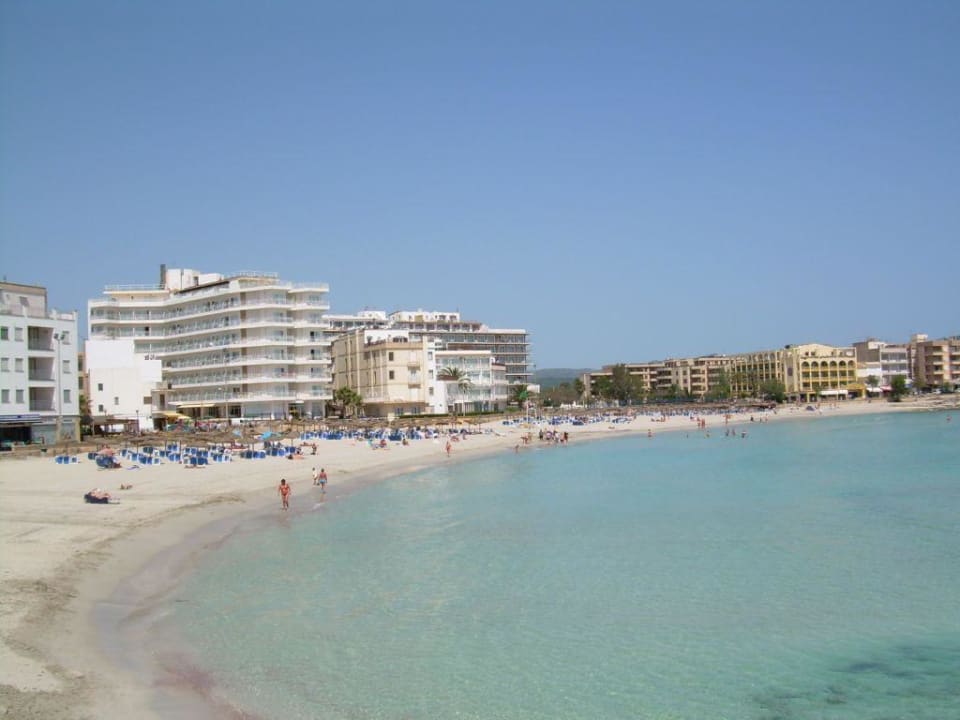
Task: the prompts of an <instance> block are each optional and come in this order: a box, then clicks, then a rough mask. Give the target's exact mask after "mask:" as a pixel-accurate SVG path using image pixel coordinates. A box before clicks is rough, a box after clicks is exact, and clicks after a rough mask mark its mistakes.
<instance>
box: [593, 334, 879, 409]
mask: <svg viewBox="0 0 960 720" xmlns="http://www.w3.org/2000/svg"><path fill="white" fill-rule="evenodd" d="M614 367H615V366H614V365H605V366H604V367H603V369H601V370H599V371H596V372H590V373H585V374H583V375H582V376H581V380H582V381H583V384H584V387H585V394H586V395H588V396H589V395H590V394H591V392H592V390H593V389H594V388H595V386H596V384H597V383H598V382H602V381H603V380H604V379H606V380H612V378H613V369H614ZM624 367H625V369H626V371H627V373H628V374H629V376H630V377H631V378H633V379H634V381H635V382H636V383H637V384H638V386H639V387H640V388H642V389H643V391H644V392H645V393H646V395H647V396H648V397H650V398H657V397H660V398H667V397H677V398H684V397H688V398H691V399H699V400H702V399H704V398H708V397H710V396H711V394H712V393H714V391H717V390H719V389H720V388H721V387H723V385H724V384H725V385H727V386H728V387H729V391H730V394H731V395H732V396H733V397H741V396H742V397H759V396H760V395H761V394H762V393H763V389H764V387H765V386H766V385H768V384H769V383H772V382H777V383H782V384H783V388H784V391H785V394H786V397H787V398H788V399H790V400H793V401H797V402H809V401H812V400H817V399H830V398H833V399H846V398H848V397H850V396H851V395H862V394H863V386H862V385H860V384H858V382H857V361H856V353H855V351H854V349H853V348H852V347H833V346H831V345H822V344H819V343H807V344H804V345H787V346H786V347H784V348H781V349H777V350H758V351H755V352H748V353H740V354H736V355H704V356H699V357H692V358H669V359H666V360H658V361H651V362H646V363H624Z"/></svg>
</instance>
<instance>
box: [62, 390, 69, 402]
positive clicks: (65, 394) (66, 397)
mask: <svg viewBox="0 0 960 720" xmlns="http://www.w3.org/2000/svg"><path fill="white" fill-rule="evenodd" d="M63 401H64V402H65V403H68V402H70V388H64V389H63Z"/></svg>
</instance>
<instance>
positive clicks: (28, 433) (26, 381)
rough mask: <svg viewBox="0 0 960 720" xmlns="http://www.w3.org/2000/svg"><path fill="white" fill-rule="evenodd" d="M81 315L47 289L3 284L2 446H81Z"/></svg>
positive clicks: (0, 335) (0, 331)
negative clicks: (53, 305)
mask: <svg viewBox="0 0 960 720" xmlns="http://www.w3.org/2000/svg"><path fill="white" fill-rule="evenodd" d="M77 343H78V335H77V313H76V312H61V311H58V310H53V309H50V308H48V306H47V291H46V288H43V287H40V286H36V285H22V284H19V283H10V282H0V443H2V444H3V446H4V447H5V448H8V447H10V446H11V445H13V444H28V443H37V442H41V443H54V442H57V441H69V440H79V438H80V422H79V421H80V398H79V380H78V378H79V368H78V365H77Z"/></svg>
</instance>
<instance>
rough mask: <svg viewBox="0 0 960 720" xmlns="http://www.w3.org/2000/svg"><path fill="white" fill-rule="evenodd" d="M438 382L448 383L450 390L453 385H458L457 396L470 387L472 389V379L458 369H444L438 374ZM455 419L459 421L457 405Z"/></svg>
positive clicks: (454, 413)
mask: <svg viewBox="0 0 960 720" xmlns="http://www.w3.org/2000/svg"><path fill="white" fill-rule="evenodd" d="M437 380H441V381H443V382H445V383H447V386H448V388H449V387H450V386H451V385H456V388H457V395H458V396H459V394H460V393H461V392H463V391H464V390H466V389H467V388H468V387H470V378H469V377H467V374H466V373H465V372H464V371H463V370H461V369H460V368H458V367H452V366H448V367H445V368H442V369H441V370H440V372H439V373H437ZM453 419H454V420H456V419H457V405H456V403H454V404H453Z"/></svg>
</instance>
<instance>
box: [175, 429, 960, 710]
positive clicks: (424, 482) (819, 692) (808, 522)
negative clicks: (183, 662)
mask: <svg viewBox="0 0 960 720" xmlns="http://www.w3.org/2000/svg"><path fill="white" fill-rule="evenodd" d="M953 415H954V416H953V417H951V416H950V414H948V413H943V412H927V413H902V414H901V413H897V414H878V415H864V416H858V417H844V418H840V417H837V418H816V419H811V420H809V421H799V420H798V421H792V422H771V423H760V422H757V423H749V422H742V421H740V422H737V423H736V426H735V427H736V433H734V434H733V435H731V434H729V433H728V432H725V429H727V428H725V427H724V425H723V421H722V419H717V420H711V422H710V424H709V425H708V431H709V436H708V435H707V434H705V433H704V432H702V431H698V430H697V429H696V426H695V424H694V423H693V422H691V429H690V431H689V432H683V431H679V432H671V433H655V434H654V436H653V437H652V438H648V437H647V436H646V434H645V433H641V434H633V435H625V436H622V437H617V438H615V439H609V440H599V441H591V442H578V441H577V440H576V436H575V435H574V440H573V441H572V442H571V443H570V444H569V445H566V446H546V447H542V448H535V449H531V450H523V451H521V452H518V453H515V452H513V451H512V449H511V450H509V451H505V452H503V453H502V454H499V455H496V456H490V457H487V458H484V459H479V460H475V461H471V462H464V463H455V462H444V463H440V464H438V465H437V466H436V467H432V468H430V469H428V470H424V471H422V472H417V473H414V474H409V475H403V476H398V477H393V478H390V479H388V480H385V481H383V482H380V483H376V484H372V485H369V486H367V487H364V488H363V489H361V490H358V491H356V492H354V493H352V494H350V495H349V496H346V497H343V498H341V499H338V500H335V501H327V502H320V496H319V495H318V494H317V493H316V491H314V490H312V489H310V490H308V489H306V488H303V489H302V491H300V492H298V493H297V494H296V495H294V496H293V502H294V512H292V513H291V514H290V515H288V516H284V517H282V518H281V517H279V516H280V515H281V513H280V510H279V507H278V508H276V509H273V508H271V513H275V514H276V515H277V516H278V518H277V519H276V520H275V521H269V522H264V523H259V524H258V525H257V529H256V531H255V532H240V533H236V534H235V535H234V536H232V537H231V538H230V539H229V540H228V541H226V542H224V543H222V544H221V545H220V546H218V547H217V548H216V549H213V550H211V551H209V552H207V553H205V554H204V555H203V556H202V557H201V558H200V559H199V561H198V563H197V565H196V568H195V570H194V571H193V572H192V573H190V574H189V575H188V576H187V577H186V578H185V579H184V580H183V582H182V584H181V585H180V586H179V587H178V588H177V592H176V598H177V602H176V603H175V609H174V611H173V614H172V615H171V616H170V617H169V618H168V622H169V625H170V627H171V628H172V629H174V630H175V632H176V633H177V634H178V635H179V637H180V638H181V641H182V642H183V643H184V644H185V646H186V647H187V648H188V655H189V658H190V660H189V662H190V663H193V664H195V665H196V667H200V668H203V673H204V677H205V678H206V681H205V683H206V686H207V687H206V690H207V691H209V693H210V695H211V696H213V697H215V698H216V699H217V701H218V702H220V703H223V704H227V705H229V706H230V707H233V708H237V709H240V710H242V712H243V713H245V714H244V715H243V716H244V717H255V718H269V719H274V718H275V719H277V720H299V719H303V720H307V719H308V718H309V719H311V720H327V719H338V720H339V719H350V720H354V719H356V720H361V719H362V720H366V719H371V720H373V719H377V720H381V719H382V720H407V719H420V718H423V719H433V718H437V719H446V718H477V719H502V720H513V719H517V720H520V719H523V720H535V719H540V718H542V719H544V720H547V719H549V720H559V719H563V718H570V719H574V718H576V719H577V720H580V719H585V718H599V719H603V718H636V719H639V720H645V719H649V720H704V719H710V720H723V719H728V720H733V719H736V720H775V719H776V720H794V719H801V718H802V719H811V720H813V719H816V720H854V719H856V720H894V719H897V718H902V719H904V720H951V719H953V720H956V719H958V718H960V416H957V414H956V413H954V414H953ZM948 418H950V419H949V420H948ZM636 422H637V423H638V424H642V423H644V422H646V421H645V420H643V419H641V420H637V421H636ZM651 427H653V428H656V426H655V425H654V424H651ZM574 430H575V429H574ZM334 482H335V479H334Z"/></svg>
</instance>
